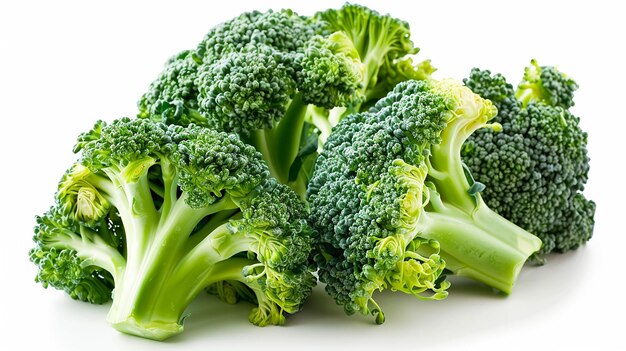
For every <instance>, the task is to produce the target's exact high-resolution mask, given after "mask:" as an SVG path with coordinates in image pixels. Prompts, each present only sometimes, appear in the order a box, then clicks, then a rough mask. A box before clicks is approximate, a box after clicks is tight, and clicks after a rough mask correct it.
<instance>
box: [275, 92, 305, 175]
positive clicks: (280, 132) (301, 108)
mask: <svg viewBox="0 0 626 351" xmlns="http://www.w3.org/2000/svg"><path fill="white" fill-rule="evenodd" d="M307 108H308V105H307V104H306V103H305V102H304V101H303V100H302V93H298V94H296V95H295V96H294V97H293V99H292V100H291V103H290V104H289V107H288V108H287V112H286V113H285V115H284V116H283V118H281V119H280V122H279V123H278V125H277V126H276V128H274V129H271V130H268V133H269V138H268V141H267V144H268V146H269V149H270V153H271V154H272V156H273V157H274V165H275V166H276V167H277V172H278V177H277V179H278V180H279V181H280V182H281V183H283V184H286V183H287V182H288V181H289V170H290V169H291V165H292V164H293V161H294V160H295V159H296V156H297V155H298V150H299V148H300V139H301V136H302V128H303V126H304V117H305V116H306V111H307Z"/></svg>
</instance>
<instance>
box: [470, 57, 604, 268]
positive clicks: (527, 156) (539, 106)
mask: <svg viewBox="0 0 626 351" xmlns="http://www.w3.org/2000/svg"><path fill="white" fill-rule="evenodd" d="M465 84H466V85H467V86H468V87H469V88H470V89H472V90H473V91H474V92H476V93H477V94H480V95H481V96H483V97H484V98H488V99H491V100H492V101H493V102H494V104H495V105H496V106H497V107H498V111H499V113H498V116H497V117H496V118H495V119H494V120H496V121H497V122H499V123H500V124H501V126H502V128H501V130H500V131H494V130H490V129H484V130H479V131H477V132H476V133H474V134H473V135H472V136H471V137H470V138H469V139H468V140H467V142H466V143H465V145H464V146H463V149H462V158H463V160H464V161H465V162H466V164H467V166H468V167H469V169H471V171H472V174H473V175H474V177H475V178H476V180H477V181H479V182H481V183H483V184H485V185H486V188H485V190H484V191H483V192H482V195H483V197H484V199H485V201H486V202H487V203H489V206H490V207H491V208H493V209H494V211H496V212H498V213H499V214H500V215H502V216H504V217H505V218H507V219H509V220H511V221H512V222H514V223H516V224H517V225H519V226H521V227H522V228H524V229H526V230H528V231H529V232H531V233H533V234H535V235H537V236H538V237H539V238H541V239H542V241H543V246H542V248H541V250H540V251H539V252H538V253H537V255H535V257H534V259H535V260H536V261H538V262H540V261H542V260H543V257H544V256H545V254H546V253H549V252H552V251H558V252H565V251H568V250H573V249H576V248H578V247H579V246H580V245H582V244H584V243H585V242H587V241H588V240H589V239H590V238H591V236H592V233H593V226H594V213H595V203H594V202H593V201H591V200H587V199H585V197H584V195H583V194H582V191H583V190H584V186H585V184H586V182H587V179H588V173H589V157H588V156H587V133H586V132H585V131H583V130H582V129H581V128H580V126H579V122H580V120H579V118H578V117H576V116H575V115H574V114H572V112H571V111H569V107H571V106H573V105H574V101H573V99H572V98H573V92H574V90H575V89H576V88H577V85H576V83H575V82H574V81H573V80H572V79H571V78H568V77H567V76H566V75H565V74H563V73H560V72H559V71H558V70H557V69H556V68H554V67H550V66H542V67H540V66H539V65H538V64H537V62H536V61H535V60H532V61H531V65H530V66H529V67H527V68H526V71H525V74H524V80H523V81H522V83H520V85H519V87H518V89H517V90H515V89H514V88H513V86H512V85H511V84H509V83H507V81H506V79H505V78H504V77H503V76H502V75H501V74H492V73H491V72H490V71H489V70H479V69H473V70H472V71H471V73H470V76H469V78H468V79H466V80H465Z"/></svg>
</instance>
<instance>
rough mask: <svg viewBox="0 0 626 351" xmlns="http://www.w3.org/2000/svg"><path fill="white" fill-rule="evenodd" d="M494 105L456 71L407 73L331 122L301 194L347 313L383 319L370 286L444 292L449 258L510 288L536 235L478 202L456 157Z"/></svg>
mask: <svg viewBox="0 0 626 351" xmlns="http://www.w3.org/2000/svg"><path fill="white" fill-rule="evenodd" d="M495 114H496V110H495V108H494V106H493V105H492V104H491V102H489V101H487V100H484V99H482V98H481V97H479V96H478V95H476V94H474V93H473V92H471V91H470V90H469V89H468V88H466V87H463V86H462V85H461V84H460V83H459V82H456V81H453V80H441V81H434V80H431V81H417V80H410V81H405V82H401V83H399V84H398V85H397V86H396V87H395V88H394V90H393V91H391V92H390V93H389V94H388V95H387V96H386V97H385V98H383V99H381V100H380V101H378V102H377V103H376V104H375V105H374V106H373V107H372V108H371V109H370V110H369V111H368V112H362V113H356V114H352V115H349V116H347V117H346V118H344V119H343V120H342V121H341V122H339V124H338V125H337V126H336V127H335V129H334V130H333V133H331V135H330V137H329V138H328V140H327V142H326V144H325V146H324V150H323V151H322V153H321V154H320V156H319V157H318V159H317V162H316V166H315V172H314V174H313V177H312V178H311V181H310V183H309V188H308V193H307V195H308V200H309V202H310V205H311V215H310V218H311V220H310V221H311V224H312V227H313V228H314V232H315V234H316V239H315V245H314V252H315V255H314V256H315V260H316V262H317V263H318V265H319V277H320V280H321V281H322V282H324V283H326V290H327V292H328V293H329V294H330V295H331V296H332V297H333V298H335V300H336V302H337V303H338V304H340V305H342V306H343V307H344V309H345V310H346V312H347V313H354V312H356V311H359V312H361V313H370V312H371V313H373V314H375V315H376V316H377V322H379V323H380V322H382V321H384V315H383V313H382V311H381V309H380V307H379V306H378V305H377V304H376V302H375V301H374V299H373V297H372V294H373V293H374V292H375V291H377V290H383V289H386V288H389V289H392V290H394V291H402V292H405V293H408V294H412V295H414V296H416V297H419V298H424V299H441V298H444V297H445V296H447V292H446V289H447V287H448V286H449V283H448V282H446V281H445V277H444V275H443V272H444V268H445V269H449V270H450V271H452V272H453V273H458V274H461V275H466V276H469V277H472V278H475V279H477V280H480V281H483V282H485V283H487V284H490V285H492V286H494V287H496V288H498V289H500V290H503V291H506V292H509V291H510V289H511V287H512V285H513V283H514V281H515V278H516V276H517V274H518V273H519V270H520V269H521V266H522V265H523V263H524V261H525V260H526V259H527V258H528V256H529V255H530V254H532V253H533V252H535V251H536V250H537V249H538V248H539V245H540V242H539V240H538V239H537V238H536V237H534V236H532V235H531V234H530V233H527V232H526V231H524V230H522V229H521V228H519V227H517V226H515V225H514V224H513V223H511V222H509V221H506V220H505V219H503V218H502V217H500V216H498V215H497V214H495V213H494V212H493V211H491V210H490V209H489V208H488V207H487V206H486V205H485V204H484V202H483V201H482V199H481V197H480V195H479V194H476V192H475V191H473V190H472V189H474V188H475V184H474V183H473V181H471V176H470V175H469V174H468V173H467V172H466V171H465V170H464V167H463V164H462V162H461V160H460V148H461V146H462V145H463V142H464V141H465V139H466V138H467V136H469V135H470V134H471V133H472V132H473V131H474V130H476V129H477V128H480V127H482V126H484V125H486V123H487V122H488V121H489V120H490V119H491V118H493V117H494V116H495Z"/></svg>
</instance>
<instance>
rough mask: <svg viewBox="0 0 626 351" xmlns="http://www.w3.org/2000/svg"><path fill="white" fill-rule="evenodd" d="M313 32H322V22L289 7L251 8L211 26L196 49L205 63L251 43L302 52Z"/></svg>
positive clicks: (282, 50)
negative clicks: (258, 9)
mask: <svg viewBox="0 0 626 351" xmlns="http://www.w3.org/2000/svg"><path fill="white" fill-rule="evenodd" d="M316 34H322V28H321V24H319V23H316V22H315V21H312V20H311V19H310V18H309V17H306V16H300V15H298V14H297V13H295V12H293V11H292V10H289V9H284V10H281V11H273V10H269V11H267V12H260V11H252V12H246V13H243V14H241V15H239V16H237V17H235V18H233V19H231V20H228V21H226V22H224V23H221V24H219V25H217V26H215V27H213V28H211V30H209V32H208V33H207V34H206V35H205V36H204V38H203V39H202V41H201V42H200V44H198V48H197V50H196V51H197V52H198V53H199V54H200V55H201V56H202V57H203V58H204V60H205V61H208V62H213V61H214V60H216V59H219V57H220V56H222V55H223V54H225V53H228V52H239V51H242V50H243V49H244V48H246V47H247V46H250V45H252V46H270V47H272V48H274V49H276V50H278V51H281V52H294V51H301V50H302V48H303V47H304V46H305V43H306V42H307V41H308V40H309V39H310V38H311V37H313V36H314V35H316Z"/></svg>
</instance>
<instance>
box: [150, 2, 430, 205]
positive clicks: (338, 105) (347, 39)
mask: <svg viewBox="0 0 626 351" xmlns="http://www.w3.org/2000/svg"><path fill="white" fill-rule="evenodd" d="M360 27H363V28H362V30H361V31H360V32H358V33H357V32H355V29H356V28H360ZM408 35H409V28H408V25H407V24H406V22H403V21H400V20H397V19H395V18H392V17H390V16H381V15H380V14H378V13H377V12H375V11H373V10H370V9H368V8H366V7H362V6H352V5H346V6H345V7H344V8H342V9H340V10H329V11H327V12H320V13H318V14H316V15H313V16H310V17H307V16H300V15H298V14H296V13H294V12H293V11H290V10H282V11H278V12H274V11H268V12H265V13H262V12H258V11H255V12H249V13H244V14H242V15H240V16H238V17H236V18H233V19H231V20H229V21H226V22H224V23H222V24H220V25H218V26H216V27H214V28H212V29H211V30H210V31H209V33H207V35H206V36H205V37H204V39H203V40H202V42H201V43H200V44H199V45H198V46H197V48H196V49H194V50H187V51H184V52H183V53H181V54H180V55H178V56H177V57H176V58H174V59H173V60H170V61H169V62H168V63H167V65H166V67H165V69H164V70H163V72H162V73H161V75H160V76H159V77H158V78H157V80H156V81H155V82H153V83H152V84H151V85H150V87H149V89H148V91H147V92H146V93H145V94H144V95H143V96H142V98H141V100H140V102H139V108H140V113H139V117H142V118H150V119H153V120H158V121H162V122H165V123H168V124H178V125H183V126H185V125H187V124H189V123H194V124H197V125H202V126H206V127H210V128H214V129H219V130H224V131H227V132H235V133H237V134H238V135H240V136H241V138H242V139H243V140H244V141H245V142H247V143H249V144H251V145H253V146H255V147H256V148H257V150H258V151H260V152H261V154H262V155H263V157H264V159H265V161H266V162H267V163H268V165H269V170H270V173H271V174H272V176H274V177H275V178H276V179H278V180H279V181H280V182H281V183H283V184H287V185H289V186H290V187H292V188H293V189H294V190H296V192H298V193H299V194H300V195H301V196H302V197H304V195H305V191H306V185H307V183H308V180H309V177H310V174H311V172H312V168H311V167H312V165H313V164H314V161H315V158H316V157H317V150H318V149H321V147H322V144H323V142H324V141H325V140H326V138H327V137H328V135H329V134H330V132H331V131H332V128H333V127H334V126H335V125H336V123H337V122H338V121H339V120H340V119H341V118H343V116H344V115H345V114H346V111H356V110H361V109H364V108H366V106H367V107H369V106H371V105H373V104H374V103H375V101H376V100H378V99H379V98H380V97H382V96H384V95H385V94H386V93H387V92H388V91H389V90H391V89H392V88H393V86H395V84H397V83H398V82H400V81H403V80H407V79H418V78H420V79H426V78H427V77H428V76H429V75H430V73H432V71H434V69H433V68H432V67H431V66H430V64H429V62H425V63H421V64H417V65H414V64H413V63H412V59H411V57H410V55H412V54H414V53H416V52H417V49H416V48H414V47H413V44H412V42H411V41H410V39H409V37H408ZM314 142H317V143H319V145H316V144H314Z"/></svg>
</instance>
